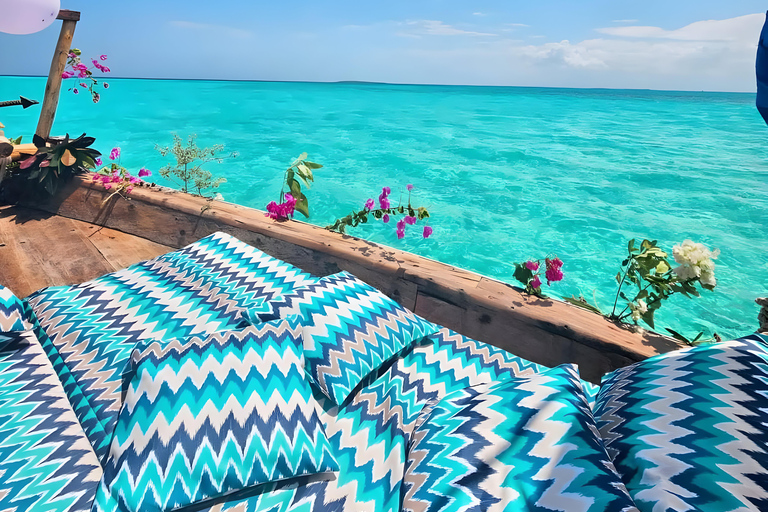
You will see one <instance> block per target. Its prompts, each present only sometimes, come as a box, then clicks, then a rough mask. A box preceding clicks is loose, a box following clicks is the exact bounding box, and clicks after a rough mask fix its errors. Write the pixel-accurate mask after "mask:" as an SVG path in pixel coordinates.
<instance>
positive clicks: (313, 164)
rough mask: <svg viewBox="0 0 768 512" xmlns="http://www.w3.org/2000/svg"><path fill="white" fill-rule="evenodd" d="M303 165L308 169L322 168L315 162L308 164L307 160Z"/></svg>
mask: <svg viewBox="0 0 768 512" xmlns="http://www.w3.org/2000/svg"><path fill="white" fill-rule="evenodd" d="M304 165H306V166H307V167H309V168H310V169H321V168H322V167H323V166H322V165H320V164H318V163H315V162H310V161H309V160H304Z"/></svg>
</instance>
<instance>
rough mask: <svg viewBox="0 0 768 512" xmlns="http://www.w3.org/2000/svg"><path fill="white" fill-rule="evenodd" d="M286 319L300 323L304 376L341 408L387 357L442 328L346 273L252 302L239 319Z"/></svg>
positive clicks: (248, 320) (254, 322)
mask: <svg viewBox="0 0 768 512" xmlns="http://www.w3.org/2000/svg"><path fill="white" fill-rule="evenodd" d="M289 315H299V316H300V317H301V319H302V323H303V324H304V357H305V359H306V361H307V368H306V369H307V373H308V374H309V375H310V376H311V377H312V379H313V380H314V381H315V383H317V385H318V386H319V388H320V389H321V390H322V392H323V393H325V395H327V396H328V397H329V398H330V399H331V400H333V401H334V402H335V403H336V404H339V405H340V404H342V403H343V402H344V400H345V399H346V398H347V396H349V394H350V393H351V392H352V390H353V389H355V387H356V386H357V385H358V384H359V383H360V381H362V380H363V379H364V378H365V377H366V376H367V375H368V374H370V373H371V372H373V371H375V370H376V369H378V368H379V367H380V366H381V364H382V363H384V362H385V361H386V360H387V359H389V358H391V357H392V356H394V355H395V354H397V353H398V352H400V351H401V350H403V349H404V348H406V347H408V346H410V345H411V343H413V342H414V341H416V340H419V339H421V338H423V337H425V336H428V335H430V334H434V333H436V332H437V331H438V330H439V329H440V327H439V326H437V325H435V324H433V323H431V322H428V321H426V320H424V319H423V318H420V317H418V316H416V315H415V314H413V313H411V312H410V311H408V310H407V309H405V308H403V307H402V306H400V305H399V304H398V303H397V302H395V301H393V300H392V299H390V298H389V297H387V296H386V295H384V294H383V293H381V292H380V291H378V290H377V289H375V288H373V287H372V286H370V285H368V284H366V283H364V282H362V281H360V280H358V279H357V278H356V277H355V276H353V275H351V274H348V273H347V272H340V273H338V274H334V275H332V276H327V277H324V278H322V279H320V280H319V281H318V282H317V283H316V284H310V285H307V286H305V287H302V288H298V289H296V290H295V291H294V292H293V293H290V294H286V295H284V296H282V297H278V298H276V299H273V300H271V301H267V302H263V303H260V304H256V305H255V306H254V307H253V308H250V309H248V310H247V311H246V312H245V313H244V314H243V318H244V320H245V321H246V322H250V323H252V324H256V323H258V322H260V321H261V322H264V321H269V320H273V319H275V318H285V317H287V316H289Z"/></svg>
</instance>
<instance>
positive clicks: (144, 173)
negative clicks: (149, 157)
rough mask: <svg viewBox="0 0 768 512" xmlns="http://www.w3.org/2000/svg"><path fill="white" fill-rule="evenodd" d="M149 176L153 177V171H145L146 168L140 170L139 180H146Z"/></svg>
mask: <svg viewBox="0 0 768 512" xmlns="http://www.w3.org/2000/svg"><path fill="white" fill-rule="evenodd" d="M147 176H152V171H150V170H149V169H145V168H144V167H142V168H141V169H139V178H145V177H147Z"/></svg>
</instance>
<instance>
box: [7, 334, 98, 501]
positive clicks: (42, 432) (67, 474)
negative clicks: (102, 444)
mask: <svg viewBox="0 0 768 512" xmlns="http://www.w3.org/2000/svg"><path fill="white" fill-rule="evenodd" d="M3 337H5V346H4V347H2V348H0V510H2V511H3V512H28V511H29V512H37V511H41V512H42V511H45V512H86V511H88V510H90V508H91V502H92V501H93V497H94V496H95V495H96V488H97V487H98V485H99V479H100V478H101V465H100V464H99V460H98V459H97V458H96V454H95V453H94V452H93V448H92V447H91V444H90V443H89V442H88V438H86V437H85V433H84V432H83V429H82V427H81V426H80V424H79V423H78V421H77V418H76V417H75V413H74V412H73V411H72V407H71V406H70V404H69V401H68V400H67V396H66V395H65V394H64V389H63V387H62V385H61V382H59V379H58V377H57V375H56V372H55V371H54V370H53V366H52V365H51V362H50V361H49V360H48V358H47V357H46V355H45V352H44V351H43V348H42V347H41V346H40V343H39V342H38V341H37V339H36V338H35V336H34V334H33V333H32V332H31V331H27V332H23V333H13V334H10V335H7V336H3V335H0V338H3ZM0 344H2V341H0Z"/></svg>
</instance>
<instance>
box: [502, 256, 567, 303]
mask: <svg viewBox="0 0 768 512" xmlns="http://www.w3.org/2000/svg"><path fill="white" fill-rule="evenodd" d="M541 262H542V260H528V261H526V262H525V263H515V273H514V274H513V277H514V278H515V279H517V280H518V281H519V282H521V283H523V284H524V285H525V293H527V294H529V295H535V296H537V297H541V298H544V297H545V295H544V293H542V291H541V274H542V270H541ZM562 268H563V261H562V260H561V259H560V258H558V257H557V256H555V257H553V258H544V269H545V270H544V277H545V278H546V279H547V286H551V285H552V283H553V282H557V281H562V280H563V271H562V270H561V269H562Z"/></svg>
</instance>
